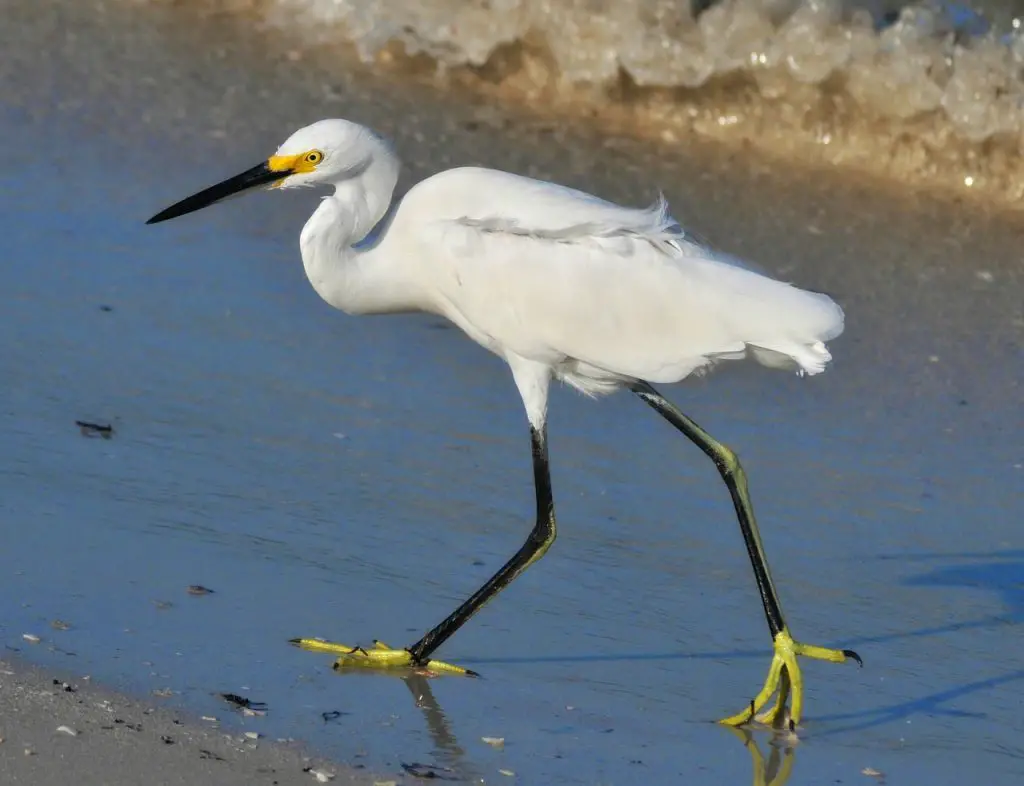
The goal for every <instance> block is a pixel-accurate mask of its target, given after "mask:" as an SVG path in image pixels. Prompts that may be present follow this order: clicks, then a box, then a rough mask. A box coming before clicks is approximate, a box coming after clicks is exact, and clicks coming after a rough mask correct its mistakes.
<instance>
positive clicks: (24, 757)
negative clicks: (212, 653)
mask: <svg viewBox="0 0 1024 786" xmlns="http://www.w3.org/2000/svg"><path fill="white" fill-rule="evenodd" d="M0 707H2V716H0V779H2V780H3V782H4V783H8V784H32V785H33V786H41V784H55V785H56V784H64V783H68V784H70V783H74V784H101V783H102V784H131V783H160V784H168V785H170V784H183V786H184V785H186V784H187V786H194V784H197V783H211V784H212V783H216V784H225V786H228V785H233V784H239V785H240V786H241V784H266V785H267V786H271V784H280V785H281V786H284V784H303V786H308V784H309V783H316V782H318V781H317V780H316V773H323V777H328V776H330V782H332V783H335V784H369V783H373V782H374V781H379V780H381V779H380V778H379V777H378V778H375V777H373V776H371V775H369V774H365V773H363V774H360V773H357V772H354V771H352V770H349V769H339V768H338V767H337V766H335V765H332V764H330V763H324V762H323V761H321V760H319V759H317V758H315V757H313V756H310V755H308V754H307V753H306V752H304V751H303V750H302V749H301V748H300V747H299V746H297V745H294V744H288V743H285V742H277V743H270V742H268V741H267V739H266V737H265V736H263V735H261V736H260V737H258V738H253V737H251V736H246V730H241V729H239V728H233V729H231V731H228V730H226V729H222V727H221V724H220V723H219V722H217V721H214V720H209V721H203V720H201V719H199V718H188V717H187V716H184V719H183V716H182V714H180V713H175V712H169V711H167V710H164V709H161V708H160V707H157V706H155V705H154V703H153V702H152V701H151V702H148V703H147V702H145V701H139V700H136V699H131V698H128V697H126V696H124V695H122V694H118V693H115V692H112V691H109V690H105V689H103V688H98V687H94V686H92V685H91V684H90V681H88V680H82V679H77V678H76V677H74V676H69V675H59V676H55V673H54V672H52V671H45V672H44V671H41V670H39V669H34V668H32V667H30V666H28V665H26V664H25V663H23V662H20V661H19V662H16V663H12V662H10V661H0ZM225 712H227V710H225ZM210 717H211V718H212V716H210ZM239 725H240V724H238V723H235V724H234V726H235V727H237V726H239ZM247 731H248V733H249V734H250V735H252V734H258V732H254V731H252V729H248V730H247Z"/></svg>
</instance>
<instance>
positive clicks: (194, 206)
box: [146, 161, 292, 224]
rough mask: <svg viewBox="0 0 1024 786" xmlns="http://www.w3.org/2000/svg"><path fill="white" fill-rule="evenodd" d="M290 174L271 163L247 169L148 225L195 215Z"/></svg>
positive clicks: (202, 192) (201, 192) (168, 210)
mask: <svg viewBox="0 0 1024 786" xmlns="http://www.w3.org/2000/svg"><path fill="white" fill-rule="evenodd" d="M290 174H292V170H291V169H281V168H274V169H272V168H271V166H270V162H267V161H264V162H263V163H262V164H260V165H259V166H254V167H253V168H252V169H247V170H246V171H245V172H242V174H240V175H235V176H234V177H229V178H228V179H227V180H225V181H223V182H221V183H217V185H215V186H210V187H209V188H204V189H203V190H202V191H200V192H199V193H198V194H193V195H192V196H190V197H186V198H185V199H183V200H181V201H180V202H176V203H175V204H173V205H171V206H170V207H169V208H167V209H166V210H161V211H160V212H159V213H157V214H156V215H155V216H153V217H152V218H151V219H149V221H147V222H146V223H147V224H159V223H160V222H161V221H168V220H169V219H172V218H177V217H178V216H184V215H186V214H188V213H194V212H195V211H197V210H202V209H203V208H204V207H209V206H210V205H212V204H214V203H216V202H220V201H221V200H223V199H227V198H228V197H229V196H233V195H234V194H240V193H242V192H243V191H248V190H249V189H252V188H258V187H260V186H269V185H272V184H274V183H276V182H278V181H279V180H282V179H284V178H286V177H288V175H290Z"/></svg>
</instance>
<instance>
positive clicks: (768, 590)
mask: <svg viewBox="0 0 1024 786" xmlns="http://www.w3.org/2000/svg"><path fill="white" fill-rule="evenodd" d="M631 389H632V391H633V392H634V393H636V394H637V395H638V396H639V397H640V398H641V399H643V401H645V402H646V403H647V404H649V405H650V406H651V407H653V408H654V410H655V411H656V412H657V413H658V414H659V415H661V416H662V417H663V418H665V420H667V421H668V422H669V423H671V424H672V425H673V426H675V427H676V428H677V429H679V430H680V431H681V432H683V434H685V435H686V436H687V437H688V438H689V439H690V440H691V441H692V442H693V443H694V444H695V445H696V446H697V447H699V448H700V449H701V450H702V451H704V453H705V454H707V455H708V456H709V457H710V458H711V460H712V461H714V462H715V466H716V467H718V473H719V474H720V475H721V476H722V480H724V481H725V485H726V486H727V487H728V488H729V494H730V495H731V496H732V503H733V506H734V507H735V508H736V516H737V518H739V521H740V531H741V532H742V533H743V542H744V543H745V544H746V546H747V554H749V555H750V564H751V565H752V566H753V567H754V579H755V580H756V581H757V589H758V592H760V593H761V602H762V603H763V604H764V614H765V617H767V618H768V629H769V630H770V631H771V634H772V638H773V639H774V638H775V637H776V636H778V635H779V633H781V632H782V631H783V630H784V629H785V627H786V623H785V621H784V620H783V618H782V605H781V603H780V602H779V596H778V594H777V593H776V592H775V585H774V584H773V583H772V577H771V573H769V571H768V560H767V558H766V557H765V555H764V546H763V545H761V534H760V533H759V532H758V529H757V521H756V520H755V519H754V508H753V506H752V505H751V503H750V493H749V492H748V491H747V476H746V474H745V473H744V471H743V467H742V466H740V462H739V459H738V458H737V457H736V454H735V453H733V452H732V451H731V450H729V448H727V447H726V446H725V445H723V444H722V443H721V442H718V441H717V440H716V439H714V438H713V437H712V436H711V435H710V434H708V433H707V432H706V431H705V430H704V429H702V428H701V427H700V426H698V425H697V424H696V423H694V422H693V421H692V420H691V419H690V418H688V417H687V416H686V415H684V414H683V413H682V412H681V411H680V410H679V408H678V407H676V406H675V405H674V404H673V403H672V402H670V401H669V400H668V399H666V398H665V397H664V396H662V395H661V394H660V393H659V392H658V391H656V390H655V389H654V388H653V387H651V386H650V385H649V384H648V383H646V382H636V383H634V384H633V385H632V388H631Z"/></svg>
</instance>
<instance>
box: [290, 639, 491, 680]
mask: <svg viewBox="0 0 1024 786" xmlns="http://www.w3.org/2000/svg"><path fill="white" fill-rule="evenodd" d="M291 643H292V644H294V645H295V646H296V647H300V648H302V649H304V650H310V651H312V652H327V653H330V654H331V655H337V656H338V659H337V660H336V661H334V668H335V669H336V670H340V669H380V670H388V669H406V670H410V669H411V670H414V671H421V672H425V673H428V674H460V675H463V676H466V677H479V676H480V675H479V674H477V673H476V672H475V671H471V670H470V669H464V668H462V667H461V666H455V665H453V664H451V663H445V662H444V661H442V660H426V661H424V662H423V663H417V662H416V661H414V660H413V658H412V653H411V652H409V650H394V649H391V647H389V646H388V645H387V644H384V643H383V642H380V641H377V640H376V639H374V641H373V646H372V647H370V648H369V649H363V648H362V647H349V646H348V645H346V644H334V643H332V642H330V641H324V640H323V639H292V640H291Z"/></svg>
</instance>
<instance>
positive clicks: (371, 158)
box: [147, 120, 860, 727]
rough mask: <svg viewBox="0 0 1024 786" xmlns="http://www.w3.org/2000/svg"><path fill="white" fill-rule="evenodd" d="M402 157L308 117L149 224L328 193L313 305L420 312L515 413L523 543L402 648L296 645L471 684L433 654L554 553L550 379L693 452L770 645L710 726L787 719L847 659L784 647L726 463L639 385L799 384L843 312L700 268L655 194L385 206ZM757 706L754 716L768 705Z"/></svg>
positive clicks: (755, 277)
mask: <svg viewBox="0 0 1024 786" xmlns="http://www.w3.org/2000/svg"><path fill="white" fill-rule="evenodd" d="M398 173H399V162H398V159H397V157H396V156H395V154H394V153H393V152H392V150H391V148H390V147H389V146H388V144H387V143H385V142H384V141H383V140H382V139H381V138H380V137H378V136H377V135H376V134H374V133H373V132H372V131H370V130H369V129H367V128H364V127H363V126H360V125H357V124H355V123H352V122H349V121H346V120H321V121H319V122H317V123H314V124H312V125H310V126H307V127H306V128H302V129H300V130H298V131H296V132H295V133H294V134H292V135H291V136H290V137H289V138H288V139H287V141H285V143H284V144H283V145H281V146H280V148H278V150H277V152H276V154H274V155H273V156H271V157H270V158H269V159H268V160H267V161H265V162H264V163H262V164H260V165H258V166H256V167H253V168H252V169H249V170H248V171H246V172H244V173H242V174H240V175H238V176H236V177H233V178H230V179H228V180H225V181H224V182H222V183H219V184H217V185H215V186H212V187H210V188H207V189H206V190H204V191H201V192H200V193H198V194H195V195H194V196H191V197H188V198H187V199H184V200H182V201H181V202H178V203H177V204H175V205H173V206H172V207H169V208H167V209H166V210H164V211H162V212H161V213H158V214H157V215H155V216H154V217H153V218H151V219H150V220H149V221H148V222H147V223H151V224H152V223H157V222H160V221H165V220H167V219H170V218H175V217H177V216H181V215H184V214H186V213H190V212H192V211H195V210H199V209H200V208H203V207H206V206H207V205H211V204H213V203H214V202H218V201H220V200H221V199H224V198H225V197H228V196H230V195H232V194H235V193H238V192H241V191H244V190H247V189H251V188H255V187H259V186H269V187H273V188H280V189H287V188H297V187H300V186H328V187H330V188H332V189H333V193H332V194H330V195H328V196H326V197H324V198H323V201H321V202H320V205H319V207H318V208H317V209H316V211H315V212H314V213H313V215H312V216H311V217H310V219H309V221H307V222H306V225H305V227H303V229H302V234H301V236H300V238H299V246H300V249H301V252H302V262H303V265H304V266H305V270H306V275H307V276H308V277H309V281H310V283H311V284H312V285H313V287H314V288H315V289H316V291H317V293H319V295H320V296H321V297H322V298H323V299H324V300H326V301H327V302H328V303H329V304H330V305H332V306H334V307H335V308H338V309H341V310H342V311H345V312H347V313H349V314H384V313H396V312H409V311H421V312H428V313H431V314H437V315H440V316H443V317H446V318H447V319H449V320H450V321H451V322H453V323H454V324H455V325H457V326H458V327H459V328H461V329H462V330H463V331H464V332H465V333H466V335H468V336H469V337H470V338H471V339H473V340H474V341H476V342H477V343H478V344H480V345H481V346H483V347H484V348H486V349H488V350H490V351H491V352H493V353H495V354H496V355H498V356H500V357H501V358H503V359H504V360H505V362H506V363H508V365H509V367H510V369H511V370H512V377H513V379H514V380H515V384H516V387H517V388H518V389H519V393H520V395H521V396H522V399H523V405H524V406H525V408H526V415H527V418H528V420H529V425H530V434H531V439H532V447H533V467H534V481H535V487H536V496H537V519H536V524H535V525H534V527H533V530H532V531H531V532H530V534H529V537H528V538H527V540H526V542H525V543H524V545H523V546H522V548H521V549H520V550H519V551H518V552H517V553H516V554H515V555H514V556H513V557H512V558H511V559H510V560H509V561H508V562H507V563H506V564H505V565H504V566H503V567H502V568H501V569H500V570H499V571H498V572H497V573H496V574H495V575H494V576H493V577H492V578H491V579H490V580H488V581H487V582H486V583H485V584H484V586H483V587H481V588H480V589H479V590H478V591H477V592H476V593H475V594H474V595H473V596H472V597H470V598H469V599H468V600H466V602H465V603H463V604H462V605H461V606H459V607H458V608H457V609H456V610H455V611H454V612H452V614H451V615H450V616H449V617H447V618H446V619H445V620H443V621H442V622H441V623H440V624H438V625H437V626H436V627H434V628H433V629H431V630H430V631H429V632H428V633H427V634H426V635H425V636H424V637H423V638H422V639H420V640H419V641H418V642H416V643H415V644H413V645H412V646H411V647H409V648H408V649H391V648H389V647H387V646H386V645H383V644H381V643H380V642H375V643H374V646H373V647H372V648H370V649H363V648H361V647H349V646H347V645H340V644H331V643H328V642H324V641H321V640H319V639H294V640H293V643H295V644H298V645H299V646H303V647H305V648H308V649H314V650H318V651H323V652H331V653H334V654H336V655H338V656H339V657H338V659H337V662H336V666H339V667H347V666H367V667H372V668H395V667H409V666H418V667H424V668H428V669H433V670H435V671H442V672H450V673H462V674H467V673H468V674H472V672H468V671H467V670H465V669H461V668H460V667H457V666H452V665H451V664H447V663H443V662H441V661H438V660H433V659H432V658H431V655H432V654H433V653H434V652H435V650H437V648H438V647H439V646H440V645H441V644H443V643H444V642H445V641H446V640H447V639H448V638H449V637H450V636H451V635H452V634H453V633H454V632H455V631H456V630H457V629H458V628H459V627H461V626H462V624H463V623H465V622H466V620H467V619H469V617H471V616H472V615H473V614H474V613H476V612H477V611H478V610H479V609H480V607H482V606H483V605H484V604H485V603H487V602H488V601H489V600H491V599H492V598H493V597H494V596H495V595H497V594H498V593H499V592H500V591H501V590H502V589H503V588H504V587H506V586H507V585H508V584H509V583H510V582H511V581H512V580H513V579H514V578H515V577H516V576H518V575H519V574H520V573H521V572H522V571H523V570H525V569H526V568H527V567H528V566H529V565H531V564H532V563H533V562H535V561H536V560H538V559H539V558H540V557H541V556H543V554H544V553H545V552H546V551H547V550H548V548H549V547H550V546H551V544H552V543H553V542H554V540H555V532H556V528H555V515H554V505H553V500H552V494H551V482H550V476H549V472H548V448H547V403H548V386H549V384H550V382H551V380H552V378H554V379H558V380H561V381H562V382H565V383H567V384H569V385H571V386H572V387H574V388H577V389H578V390H580V391H582V392H583V393H585V394H588V395H591V396H596V395H601V394H606V393H611V392H613V391H615V390H617V389H619V388H622V387H626V388H629V389H630V390H632V391H633V392H634V393H635V394H636V395H637V396H639V397H640V398H641V399H642V400H643V401H645V402H646V403H647V404H649V405H650V406H651V407H653V408H654V409H655V410H656V411H657V412H658V413H659V414H661V415H662V417H664V418H665V419H666V420H668V422H669V423H671V424H672V425H673V426H675V427H676V428H677V429H678V430H679V431H681V432H682V433H683V434H685V435H686V436H687V437H688V438H689V439H690V440H692V441H693V442H694V443H696V444H697V445H698V447H700V448H701V450H703V451H704V453H706V454H707V455H708V456H709V457H710V458H711V459H712V460H713V461H714V462H715V465H716V466H717V467H718V470H719V472H720V474H721V476H722V478H723V480H724V481H725V483H726V485H727V487H728V489H729V492H730V494H731V496H732V500H733V503H734V505H735V508H736V513H737V516H738V518H739V523H740V529H741V531H742V534H743V538H744V541H745V543H746V547H747V551H748V553H749V555H750V559H751V563H752V565H753V569H754V577H755V579H756V581H757V586H758V590H759V592H760V595H761V600H762V602H763V605H764V610H765V615H766V617H767V620H768V626H769V630H770V632H771V635H772V640H773V650H774V653H773V658H772V662H771V666H770V668H769V672H768V678H767V679H766V681H765V684H764V687H763V689H762V690H761V692H760V693H759V694H758V695H757V697H756V698H755V699H754V700H753V701H751V702H750V705H749V706H748V707H747V708H745V709H744V710H743V711H741V712H739V713H737V714H736V715H733V716H730V717H728V718H725V719H723V721H722V722H723V723H727V724H731V725H740V724H743V723H747V722H749V721H752V720H754V719H755V718H757V719H758V720H762V721H764V722H769V723H773V724H779V723H783V722H785V717H786V704H787V697H788V694H789V693H790V692H792V708H791V710H790V713H789V724H790V726H791V727H794V726H795V724H796V723H798V722H799V720H800V716H801V712H802V707H803V684H802V679H801V673H800V667H799V664H798V662H797V657H798V656H806V657H811V658H817V659H821V660H829V661H834V662H842V661H844V660H846V659H847V658H853V659H855V660H857V662H858V663H859V662H860V658H859V657H858V656H857V654H856V653H854V652H852V651H850V650H835V649H826V648H824V647H816V646H812V645H806V644H802V643H799V642H797V641H794V639H793V638H792V637H791V635H790V633H789V630H788V628H787V627H786V623H785V621H784V619H783V616H782V608H781V604H780V602H779V598H778V594H777V593H776V591H775V587H774V585H773V583H772V579H771V575H770V573H769V570H768V563H767V560H766V558H765V554H764V549H763V547H762V545H761V538H760V535H759V533H758V529H757V524H756V522H755V519H754V513H753V509H752V507H751V503H750V498H749V495H748V492H747V483H746V479H745V476H744V473H743V470H742V468H741V466H740V463H739V461H738V460H737V458H736V455H735V454H734V453H733V452H732V451H731V450H729V448H727V447H726V446H725V445H723V444H721V443H720V442H717V441H716V440H715V439H713V438H712V437H711V436H710V435H708V434H707V433H706V432H705V431H704V430H703V429H701V428H700V427H699V426H698V425H697V424H696V423H694V422H693V421H692V420H691V419H690V418H688V417H687V416H686V415H684V414H683V413H682V412H681V411H680V410H679V409H677V408H676V407H675V406H674V405H673V404H671V403H670V402H669V401H667V400H666V399H665V398H663V397H662V396H661V395H660V394H659V393H658V392H657V391H656V390H655V389H654V388H653V387H652V386H651V383H669V382H678V381H680V380H682V379H685V378H686V377H688V376H690V375H691V374H694V373H695V372H699V371H701V370H703V369H706V368H708V367H709V366H711V365H713V364H715V363H717V362H719V361H723V360H733V359H739V358H745V357H752V358H754V359H755V360H758V361H760V362H761V363H763V364H765V365H768V366H775V367H786V368H791V369H795V370H797V371H799V372H801V373H805V374H817V373H819V372H821V371H823V370H824V369H825V366H826V364H827V363H828V361H829V360H830V359H831V355H830V354H829V352H828V350H827V349H826V347H825V342H826V341H828V340H829V339H832V338H834V337H836V336H838V335H839V334H840V333H841V332H842V330H843V312H842V310H841V309H840V308H839V306H837V305H836V304H835V303H834V302H833V301H832V300H831V299H830V298H828V297H827V296H825V295H822V294H817V293H813V292H807V291H804V290H801V289H797V288H795V287H793V286H790V285H789V284H786V283H782V282H780V281H776V280H773V279H771V278H768V277H766V276H763V275H760V274H758V273H755V272H752V271H750V270H747V269H745V268H743V267H741V266H739V265H737V264H734V263H732V262H730V261H728V260H726V259H724V258H723V257H721V256H719V255H716V254H715V253H714V252H712V251H711V250H709V249H708V248H707V247H706V246H705V245H704V244H702V243H700V242H698V241H697V240H695V238H694V237H693V236H692V235H690V234H688V233H687V232H685V231H684V230H682V229H681V228H680V227H679V226H678V225H677V224H676V222H675V221H674V220H672V218H671V217H670V216H669V215H668V211H667V206H666V204H665V202H664V200H661V201H659V202H658V203H657V204H656V205H654V206H653V207H651V208H648V209H634V208H628V207H622V206H619V205H616V204H612V203H610V202H606V201H604V200H602V199H599V198H597V197H595V196H591V195H590V194H585V193H582V192H580V191H575V190H573V189H570V188H565V187H562V186H559V185H555V184H552V183H548V182H543V181H539V180H533V179H530V178H526V177H521V176H519V175H514V174H510V173H507V172H500V171H495V170H491V169H481V168H473V167H465V168H459V169H452V170H448V171H445V172H441V173H440V174H437V175H434V176H433V177H430V178H427V179H426V180H424V181H422V182H421V183H419V184H418V185H416V186H415V187H413V188H412V189H411V190H410V191H409V192H408V193H407V194H406V196H405V197H404V198H403V199H402V200H401V201H400V203H398V204H397V206H395V207H394V208H393V209H392V207H391V203H392V195H393V192H394V189H395V185H396V183H397V182H398ZM776 691H778V696H777V698H776V701H775V703H774V705H773V706H772V708H771V709H769V710H768V711H766V712H764V713H762V714H760V715H758V713H759V711H760V710H761V709H762V707H764V705H766V704H767V702H768V700H769V699H771V697H772V695H773V694H775V693H776Z"/></svg>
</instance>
